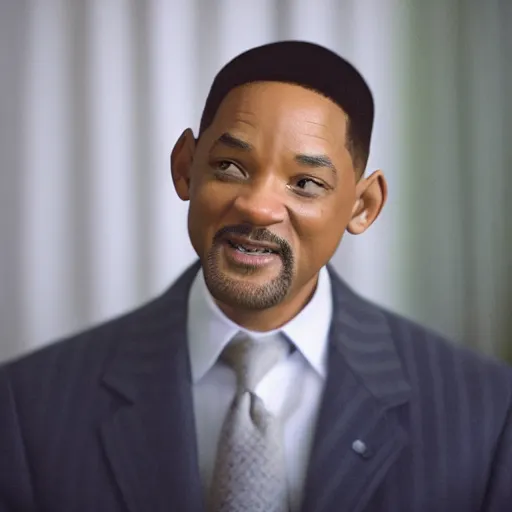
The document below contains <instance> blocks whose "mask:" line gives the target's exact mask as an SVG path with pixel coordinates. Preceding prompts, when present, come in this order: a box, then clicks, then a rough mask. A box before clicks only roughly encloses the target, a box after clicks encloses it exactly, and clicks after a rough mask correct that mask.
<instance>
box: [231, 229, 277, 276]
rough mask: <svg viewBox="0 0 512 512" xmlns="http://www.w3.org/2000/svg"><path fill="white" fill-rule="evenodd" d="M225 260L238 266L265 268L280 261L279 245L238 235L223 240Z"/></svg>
mask: <svg viewBox="0 0 512 512" xmlns="http://www.w3.org/2000/svg"><path fill="white" fill-rule="evenodd" d="M223 242H224V243H223V245H224V248H225V249H224V255H225V257H226V258H227V261H228V262H230V263H231V264H232V265H233V266H234V267H238V268H252V269H254V268H256V267H258V268H266V267H269V266H273V265H276V264H277V263H278V262H280V261H281V255H280V251H279V247H278V246H276V245H273V244H270V243H268V242H257V241H254V240H247V239H245V238H239V237H233V236H230V237H226V238H225V239H224V241H223Z"/></svg>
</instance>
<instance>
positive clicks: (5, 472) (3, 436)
mask: <svg viewBox="0 0 512 512" xmlns="http://www.w3.org/2000/svg"><path fill="white" fill-rule="evenodd" d="M34 509H35V507H34V496H33V490H32V486H31V478H30V471H29V465H28V461H27V455H26V452H25V446H24V443H23V437H22V432H21V428H20V422H19V418H18V413H17V410H16V401H15V398H14V394H13V390H12V387H11V384H10V382H9V376H8V373H7V368H6V367H4V368H0V512H32V511H33V510H34Z"/></svg>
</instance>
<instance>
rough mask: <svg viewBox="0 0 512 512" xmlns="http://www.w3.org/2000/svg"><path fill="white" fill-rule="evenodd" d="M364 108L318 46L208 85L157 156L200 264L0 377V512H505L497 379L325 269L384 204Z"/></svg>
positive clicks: (502, 393)
mask: <svg viewBox="0 0 512 512" xmlns="http://www.w3.org/2000/svg"><path fill="white" fill-rule="evenodd" d="M372 123H373V100H372V95H371V93H370V90H369V88H368V86H367V85H366V83H365V81H364V80H363V78H362V77H361V76H360V74H359V73H358V72H357V71H356V70H355V69H354V68H353V67H352V66H351V65H350V64H348V63H347V62H346V61H344V60H343V59H342V58H340V57H339V56H337V55H335V54H333V53H331V52H330V51H329V50H327V49H325V48H322V47H319V46H316V45H313V44H309V43H302V42H282V43H276V44H271V45H266V46H263V47H259V48H255V49H253V50H250V51H248V52H246V53H244V54H242V55H240V56H238V57H237V58H236V59H234V60H233V61H231V62H230V63H228V64H227V65H226V67H224V68H223V69H222V70H221V71H220V73H219V74H218V75H217V77H216V78H215V81H214V83H213V85H212V88H211V90H210V94H209V96H208V99H207V102H206V106H205V109H204V113H203V116H202V120H201V126H200V130H199V133H198V136H197V138H196V137H195V136H194V134H193V133H192V131H191V130H190V129H188V130H185V131H184V132H183V134H182V135H181V137H180V138H179V140H178V141H177V143H176V145H175V147H174V149H173V151H172V155H171V170H172V178H173V181H174V184H175V188H176V192H177V193H178V195H179V197H180V198H181V199H183V200H184V201H190V209H189V223H188V225H189V233H190V239H191V242H192V245H193V247H194V249H195V251H196V252H197V255H198V257H199V262H198V263H196V264H194V265H193V266H192V267H191V268H190V269H188V270H187V271H186V272H185V273H184V274H183V275H182V276H181V277H180V278H179V279H178V280H177V282H176V283H175V284H174V285H173V286H172V287H171V288H170V290H169V291H167V292H166V293H165V294H164V295H163V296H162V297H160V298H158V299H156V300H155V301H153V302H151V303H150V304H147V305H145V306H143V307H142V308H140V309H138V310H136V311H134V312H132V313H129V314H128V315H126V316H124V317H122V318H119V319H116V320H113V321H111V322H109V323H107V324H105V325H102V326H99V327H96V328H95V329H92V330H90V331H87V332H84V333H82V334H80V335H78V336H75V337H73V338H70V339H68V340H64V341H61V342H59V343H56V344H53V345H51V346H49V347H47V348H45V349H43V350H40V351H39V352H37V353H34V354H32V355H29V356H28V357H24V358H22V359H20V360H18V361H15V362H11V363H10V364H7V365H6V366H4V367H3V368H2V369H1V370H0V511H2V512H5V511H9V512H10V511H27V512H28V511H45V512H46V511H48V512H58V511H66V512H72V511H77V512H78V511H80V512H82V511H83V512H85V511H107V512H110V511H112V512H114V511H115V512H117V511H119V512H121V511H130V512H149V511H151V512H158V511H162V512H163V511H167V512H168V511H171V510H172V511H179V512H186V511H191V512H197V511H201V510H208V511H210V512H216V511H226V512H228V511H230V512H234V511H241V510H247V511H266V512H267V511H285V510H286V511H288V510H290V511H294V512H295V511H299V510H303V511H308V512H309V511H318V512H330V511H332V512H334V511H344V512H356V511H357V512H359V511H365V512H377V511H379V512H380V511H393V512H398V511H402V512H411V511H414V512H432V511H436V512H448V511H450V512H454V511H466V512H471V511H474V512H476V511H485V512H501V511H506V510H512V419H511V404H512V372H511V370H510V369H509V368H508V367H506V366H505V365H503V364H500V363H498V362H492V361H488V360H484V359H483V358H481V357H480V356H478V355H475V354H473V353H471V352H469V351H467V350H465V349H463V348H461V347H457V346H454V345H452V344H450V343H448V342H446V341H444V340H442V339H441V338H440V337H438V336H436V335H435V334H432V333H430V332H427V331H426V330H424V329H422V328H421V327H418V326H416V325H414V324H412V323H411V322H408V321H406V320H404V319H402V318H400V317H398V316H396V315H394V314H391V313H389V312H386V311H384V310H383V309H381V308H379V307H377V306H375V305H373V304H370V303H368V302H367V301H365V300H364V299H362V298H360V297H358V296H357V295H356V294H355V293H354V292H352V291H351V290H350V289H349V288H348V287H347V286H346V285H345V284H344V283H343V282H342V281H341V280H340V278H339V277H338V276H337V275H336V273H335V272H334V270H333V269H332V268H331V267H330V266H328V262H329V260H330V258H331V257H332V255H333V253H334V251H335V250H336V248H337V246H338V244H339V243H340V240H341V238H342V236H343V234H344V232H345V231H349V232H350V233H353V234H360V233H363V232H364V231H365V230H366V229H367V228H368V227H369V226H370V225H371V224H372V223H373V222H374V221H375V219H376V218H377V217H378V215H379V213H380V211H381V209H382V207H383V205H384V203H385V200H386V181H385V178H384V176H383V174H382V173H381V172H380V171H377V172H375V173H373V174H369V175H368V176H365V175H364V170H365V166H366V162H367V158H368V152H369V147H370V136H371V130H372Z"/></svg>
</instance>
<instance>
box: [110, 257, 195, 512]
mask: <svg viewBox="0 0 512 512" xmlns="http://www.w3.org/2000/svg"><path fill="white" fill-rule="evenodd" d="M198 268H199V265H198V264H195V265H193V266H192V267H191V268H190V269H188V270H187V271H186V272H185V273H184V274H183V275H182V276H181V277H180V279H179V280H178V281H177V282H176V284H175V285H174V286H173V287H172V288H171V289H170V291H168V292H167V293H166V294H165V295H164V296H163V297H161V298H159V299H157V300H156V301H154V302H153V303H151V304H150V305H148V306H146V307H145V308H143V309H141V310H139V311H137V312H136V313H135V315H136V316H135V318H133V319H130V324H129V325H128V324H126V325H127V327H126V332H125V333H124V335H122V339H121V340H120V343H119V344H118V350H117V353H116V354H115V355H114V357H113V359H112V362H111V364H110V365H109V367H108V368H107V370H106V372H105V375H104V384H105V385H106V386H107V387H108V388H109V390H110V391H111V392H113V393H114V396H115V403H116V406H115V408H114V411H113V413H112V415H111V416H110V417H109V418H107V419H106V420H105V422H104V423H103V425H102V429H101V436H102V441H103V444H104V449H105V454H106V456H107V458H108V461H109V463H110V467H111V469H112V472H113V474H114V477H115V480H116V481H117V484H118V485H119V488H120V490H121V494H122V496H123V498H124V501H125V503H126V505H127V507H128V509H129V510H130V512H146V511H148V510H151V511H152V512H160V511H161V512H164V511H166V512H168V511H169V510H170V509H171V508H172V509H173V510H180V511H183V512H187V511H190V512H197V511H200V510H201V509H202V500H201V496H202V492H201V483H200V478H199V469H198V462H197V449H196V443H195V438H196V436H195V423H194V415H193V407H192V404H193V402H192V388H191V379H190V367H189V360H188V351H187V343H186V318H187V303H188V291H189V288H190V286H191V283H192V281H193V279H194V276H195V275H196V273H197V270H198ZM116 334H117V333H116ZM169 507H170V508H169Z"/></svg>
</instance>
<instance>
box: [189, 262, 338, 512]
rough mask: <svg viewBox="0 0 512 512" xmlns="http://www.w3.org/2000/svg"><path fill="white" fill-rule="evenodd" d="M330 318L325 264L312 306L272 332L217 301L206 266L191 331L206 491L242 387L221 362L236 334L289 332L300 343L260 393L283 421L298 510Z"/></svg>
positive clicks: (195, 289) (194, 295)
mask: <svg viewBox="0 0 512 512" xmlns="http://www.w3.org/2000/svg"><path fill="white" fill-rule="evenodd" d="M331 317H332V296H331V282H330V278H329V274H328V272H327V269H326V268H325V267H324V268H322V269H321V271H320V275H319V279H318V284H317V287H316V290H315V293H314V295H313V297H312V299H311V300H310V302H309V303H308V304H307V305H306V307H305V308H304V309H303V310H302V311H301V312H300V313H299V314H298V315H297V316H296V317H295V318H293V319H292V320H290V321H289V322H288V323H287V324H286V325H284V326H283V327H281V328H280V329H278V330H275V331H270V332H266V333H261V332H253V331H248V330H247V329H243V328H241V327H240V326H238V325H236V324H235V323H234V322H232V321H231V320H230V319H229V318H227V317H226V315H225V314H224V313H223V312H222V311H221V310H220V308H219V307H218V306H217V304H216V303H215V302H214V300H213V298H212V296H211V295H210V293H209V291H208V288H207V286H206V284H205V281H204V276H203V273H202V271H201V270H200V271H199V273H198V275H197V276H196V278H195V280H194V283H193V284H192V288H191V290H190V295H189V313H188V322H187V334H188V340H189V350H190V362H191V370H192V379H193V399H194V412H195V421H196V432H197V445H198V452H199V467H200V471H201V479H202V483H203V488H204V493H205V496H206V495H207V493H208V490H209V486H210V482H211V479H212V474H213V469H214V466H215V458H216V452H217V443H218V440H219V436H220V432H221V428H222V425H223V422H224V418H225V416H226V414H227V411H228V407H229V405H230V404H231V402H232V400H233V398H234V395H235V390H236V377H235V374H234V372H233V370H232V369H230V368H228V367H227V366H225V365H223V364H220V363H218V361H217V360H218V357H219V355H220V353H221V352H222V350H223V349H224V347H225V346H226V345H227V344H228V343H229V342H230V341H231V340H232V339H233V337H235V336H236V335H241V334H242V335H243V334H245V335H249V336H251V337H252V338H255V339H261V338H264V337H268V336H282V335H284V336H285V337H286V338H287V339H288V340H289V341H290V342H291V343H292V344H293V345H294V346H295V348H296V349H297V350H294V351H292V352H291V353H290V355H289V356H288V357H287V358H286V359H285V360H284V361H282V362H281V363H279V364H277V365H276V366H275V367H274V368H272V369H271V370H270V371H269V372H268V373H267V374H266V375H265V376H264V377H263V379H262V380H261V382H260V383H259V384H258V386H257V388H256V390H255V392H256V394H257V395H258V396H259V397H260V398H261V399H262V400H263V403H264V404H265V407H266V408H267V409H268V410H269V411H270V412H271V413H273V414H274V415H276V416H277V417H278V418H279V419H280V421H281V423H282V425H283V432H284V439H283V442H284V451H285V458H286V471H287V480H288V491H289V502H290V510H291V511H292V512H298V511H299V509H300V505H301V500H302V491H303V486H304V480H305V476H306V469H307V463H308V459H309V453H310V448H311V442H312V440H313V434H314V429H315V425H316V419H317V413H318V409H319V406H320V400H321V397H322V391H323V385H324V381H325V376H326V362H327V361H326V360H327V345H328V333H329V327H330V323H331Z"/></svg>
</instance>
